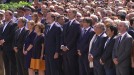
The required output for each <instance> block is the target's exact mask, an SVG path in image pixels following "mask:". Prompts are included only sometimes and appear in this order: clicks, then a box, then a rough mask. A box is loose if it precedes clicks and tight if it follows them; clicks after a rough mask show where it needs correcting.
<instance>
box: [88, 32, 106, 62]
mask: <svg viewBox="0 0 134 75" xmlns="http://www.w3.org/2000/svg"><path fill="white" fill-rule="evenodd" d="M106 39H107V35H106V34H105V33H102V34H101V35H100V36H98V39H97V40H96V42H95V44H92V47H93V48H91V51H90V53H91V54H92V55H93V57H94V60H96V59H100V57H101V56H102V54H103V52H104V45H105V42H106Z"/></svg>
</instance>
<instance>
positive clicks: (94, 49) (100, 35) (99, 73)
mask: <svg viewBox="0 0 134 75" xmlns="http://www.w3.org/2000/svg"><path fill="white" fill-rule="evenodd" d="M105 29H106V28H105V25H104V24H103V23H97V24H96V25H95V26H94V31H95V35H94V37H93V38H92V40H91V41H92V42H90V43H92V45H90V49H89V61H90V63H91V62H93V66H94V75H105V72H104V67H103V65H101V64H100V62H99V60H100V58H101V55H102V53H103V50H104V44H105V41H106V39H107V35H106V34H105Z"/></svg>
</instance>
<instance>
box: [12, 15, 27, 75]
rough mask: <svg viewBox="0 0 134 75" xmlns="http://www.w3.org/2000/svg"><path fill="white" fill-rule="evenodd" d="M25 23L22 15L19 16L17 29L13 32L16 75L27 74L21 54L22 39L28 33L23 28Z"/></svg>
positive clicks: (23, 39)
mask: <svg viewBox="0 0 134 75" xmlns="http://www.w3.org/2000/svg"><path fill="white" fill-rule="evenodd" d="M25 25H26V19H25V18H24V17H20V18H19V19H18V27H19V29H17V30H16V32H15V38H14V48H13V49H14V51H15V54H16V61H17V70H18V75H28V72H27V70H26V69H25V68H24V55H23V45H24V41H25V38H26V36H27V35H28V30H27V29H26V28H25Z"/></svg>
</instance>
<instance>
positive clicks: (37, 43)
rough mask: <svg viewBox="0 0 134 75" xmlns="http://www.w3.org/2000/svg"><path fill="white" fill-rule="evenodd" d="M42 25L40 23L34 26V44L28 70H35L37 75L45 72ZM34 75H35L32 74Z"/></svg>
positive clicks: (42, 74)
mask: <svg viewBox="0 0 134 75" xmlns="http://www.w3.org/2000/svg"><path fill="white" fill-rule="evenodd" d="M43 29H44V27H43V25H42V24H41V23H37V24H36V25H35V33H36V34H37V35H36V37H35V39H34V42H33V54H32V59H31V64H30V68H31V69H33V70H37V71H38V73H39V75H44V70H45V61H44V60H43V59H44V58H43V57H44V36H43V35H42V33H43ZM32 75H35V74H32Z"/></svg>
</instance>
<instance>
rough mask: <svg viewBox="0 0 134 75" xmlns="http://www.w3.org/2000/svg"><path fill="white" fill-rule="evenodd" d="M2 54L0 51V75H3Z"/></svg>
mask: <svg viewBox="0 0 134 75" xmlns="http://www.w3.org/2000/svg"><path fill="white" fill-rule="evenodd" d="M2 55H3V52H2V51H0V75H4V66H3V65H4V62H3V56H2Z"/></svg>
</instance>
